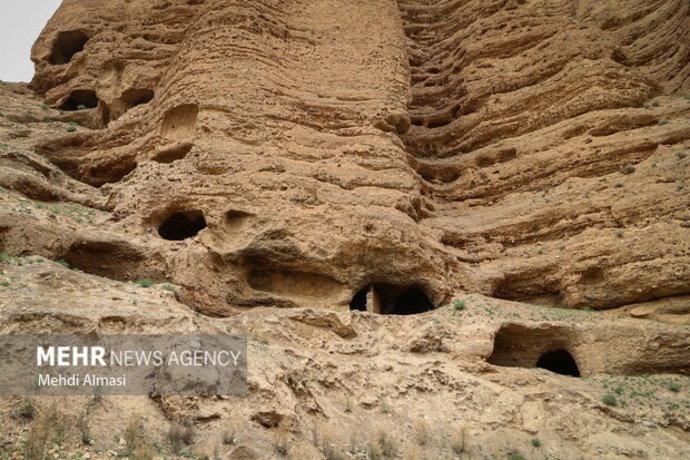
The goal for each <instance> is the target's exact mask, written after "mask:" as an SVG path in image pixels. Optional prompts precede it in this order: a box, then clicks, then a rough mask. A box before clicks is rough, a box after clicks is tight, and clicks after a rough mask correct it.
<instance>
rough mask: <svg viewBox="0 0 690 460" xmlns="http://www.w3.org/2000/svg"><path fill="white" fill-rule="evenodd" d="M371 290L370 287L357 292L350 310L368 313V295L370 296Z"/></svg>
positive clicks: (351, 302)
mask: <svg viewBox="0 0 690 460" xmlns="http://www.w3.org/2000/svg"><path fill="white" fill-rule="evenodd" d="M369 289H370V288H369V286H366V287H363V288H362V289H360V290H359V291H357V292H355V295H354V296H352V300H351V301H350V310H354V311H367V294H369Z"/></svg>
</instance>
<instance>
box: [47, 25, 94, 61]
mask: <svg viewBox="0 0 690 460" xmlns="http://www.w3.org/2000/svg"><path fill="white" fill-rule="evenodd" d="M88 41H89V37H88V36H87V35H86V34H85V33H84V32H82V31H81V30H67V31H62V32H59V33H58V34H57V37H55V41H54V42H53V46H52V48H51V50H50V56H49V57H48V62H49V63H51V64H53V65H61V64H67V63H68V62H70V61H71V60H72V57H74V55H75V54H77V53H79V52H80V51H83V50H84V46H85V45H86V42H88Z"/></svg>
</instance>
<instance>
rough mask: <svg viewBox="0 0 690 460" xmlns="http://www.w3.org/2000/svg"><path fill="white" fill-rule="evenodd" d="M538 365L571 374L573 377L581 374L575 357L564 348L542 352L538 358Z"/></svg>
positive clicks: (552, 370) (563, 373)
mask: <svg viewBox="0 0 690 460" xmlns="http://www.w3.org/2000/svg"><path fill="white" fill-rule="evenodd" d="M537 367H539V368H541V369H546V370H547V371H551V372H555V373H556V374H561V375H570V376H571V377H579V376H580V369H579V368H578V367H577V363H576V362H575V358H573V355H571V354H570V353H568V352H567V351H566V350H563V349H559V350H553V351H547V352H546V353H544V354H542V355H541V356H540V357H539V359H538V360H537Z"/></svg>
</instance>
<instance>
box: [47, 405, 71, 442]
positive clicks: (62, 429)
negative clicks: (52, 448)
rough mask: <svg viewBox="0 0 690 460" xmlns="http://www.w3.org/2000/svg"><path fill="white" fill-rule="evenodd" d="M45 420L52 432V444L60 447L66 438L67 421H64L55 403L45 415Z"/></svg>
mask: <svg viewBox="0 0 690 460" xmlns="http://www.w3.org/2000/svg"><path fill="white" fill-rule="evenodd" d="M46 419H47V423H48V425H50V427H51V428H52V430H53V442H54V443H55V444H57V445H58V446H60V445H62V443H63V442H64V441H65V438H66V437H67V432H68V431H69V427H68V426H67V421H66V420H65V416H64V414H62V413H61V412H60V411H59V410H58V408H57V403H53V404H52V405H51V406H50V409H49V410H48V413H47V414H46Z"/></svg>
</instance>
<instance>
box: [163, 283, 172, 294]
mask: <svg viewBox="0 0 690 460" xmlns="http://www.w3.org/2000/svg"><path fill="white" fill-rule="evenodd" d="M161 287H162V288H163V289H165V290H166V291H170V292H175V286H173V285H172V284H170V283H163V284H162V285H161Z"/></svg>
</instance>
